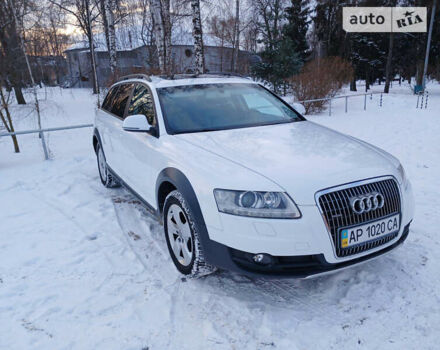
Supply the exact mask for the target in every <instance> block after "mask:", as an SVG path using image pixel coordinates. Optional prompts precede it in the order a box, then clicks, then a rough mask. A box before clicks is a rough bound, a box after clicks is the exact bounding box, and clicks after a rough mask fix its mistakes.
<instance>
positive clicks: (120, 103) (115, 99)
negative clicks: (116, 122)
mask: <svg viewBox="0 0 440 350" xmlns="http://www.w3.org/2000/svg"><path fill="white" fill-rule="evenodd" d="M133 87H134V84H121V85H118V86H116V87H115V88H118V89H117V92H116V93H115V95H114V96H109V104H110V105H109V106H108V108H109V109H107V111H109V112H111V113H112V114H114V115H115V116H117V117H119V118H124V113H125V108H126V106H127V102H128V100H129V98H130V96H131V92H132V90H133ZM110 99H111V100H110Z"/></svg>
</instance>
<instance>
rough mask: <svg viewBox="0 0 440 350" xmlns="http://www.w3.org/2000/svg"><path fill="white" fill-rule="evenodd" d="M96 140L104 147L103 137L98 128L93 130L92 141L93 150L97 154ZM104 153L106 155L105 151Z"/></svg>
mask: <svg viewBox="0 0 440 350" xmlns="http://www.w3.org/2000/svg"><path fill="white" fill-rule="evenodd" d="M95 138H96V140H97V141H98V143H99V144H100V145H101V147H102V142H101V135H99V131H98V129H96V128H94V129H93V139H92V140H93V141H92V142H93V149H94V150H95V153H96V145H95ZM102 153H104V149H103V150H102ZM104 158H105V154H104Z"/></svg>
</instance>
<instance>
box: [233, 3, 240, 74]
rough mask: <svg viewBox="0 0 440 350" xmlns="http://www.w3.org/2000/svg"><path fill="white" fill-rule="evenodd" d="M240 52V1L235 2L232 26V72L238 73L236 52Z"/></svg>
mask: <svg viewBox="0 0 440 350" xmlns="http://www.w3.org/2000/svg"><path fill="white" fill-rule="evenodd" d="M239 50H240V0H235V25H234V59H233V66H232V70H233V71H234V72H237V71H238V51H239Z"/></svg>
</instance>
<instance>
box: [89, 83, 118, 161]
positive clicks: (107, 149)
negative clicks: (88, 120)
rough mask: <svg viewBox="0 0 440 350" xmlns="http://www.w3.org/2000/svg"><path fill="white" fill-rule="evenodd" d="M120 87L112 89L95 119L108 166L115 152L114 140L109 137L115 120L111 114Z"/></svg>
mask: <svg viewBox="0 0 440 350" xmlns="http://www.w3.org/2000/svg"><path fill="white" fill-rule="evenodd" d="M118 89H119V86H118V85H117V86H114V87H112V88H111V89H110V91H109V92H108V94H107V96H106V97H105V99H104V102H103V103H102V106H101V108H99V109H98V110H97V114H96V118H95V127H96V128H97V129H98V131H99V136H100V138H101V147H102V148H103V150H104V154H105V157H106V161H107V163H108V164H110V163H112V161H111V156H112V150H113V144H112V140H111V138H110V135H109V131H110V130H109V128H110V125H111V123H112V119H113V118H114V117H113V116H112V114H111V110H112V106H113V100H114V99H115V97H116V95H117V93H118Z"/></svg>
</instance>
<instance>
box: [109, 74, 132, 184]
mask: <svg viewBox="0 0 440 350" xmlns="http://www.w3.org/2000/svg"><path fill="white" fill-rule="evenodd" d="M133 87H134V84H130V83H126V84H120V85H118V90H117V93H116V94H115V96H114V98H113V100H112V103H111V108H109V109H110V111H109V112H108V113H107V114H108V117H107V121H106V123H105V124H106V130H105V131H106V136H105V138H106V139H107V141H108V142H107V143H108V147H107V148H104V152H105V156H106V160H107V164H108V165H109V166H110V168H111V169H112V170H113V171H114V172H116V174H117V175H119V176H120V177H121V178H122V180H124V181H125V178H126V176H127V171H126V165H125V159H124V156H123V153H125V149H124V148H125V144H124V136H125V135H124V134H125V131H124V130H123V129H122V123H123V122H124V118H125V116H126V111H127V106H128V102H129V100H130V97H131V94H132V91H133Z"/></svg>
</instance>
